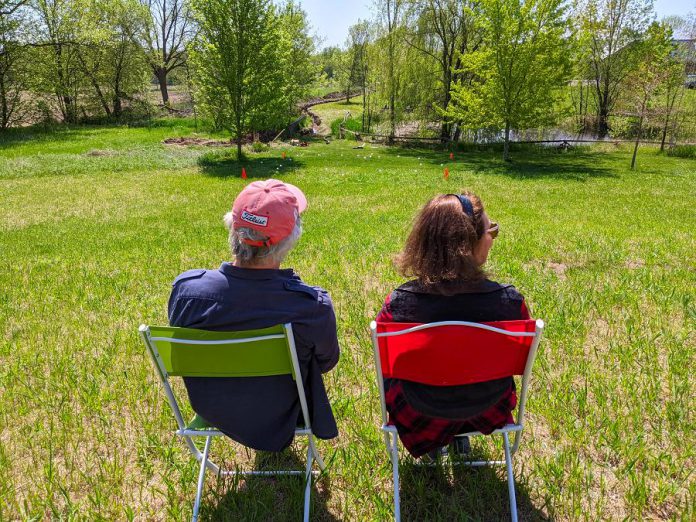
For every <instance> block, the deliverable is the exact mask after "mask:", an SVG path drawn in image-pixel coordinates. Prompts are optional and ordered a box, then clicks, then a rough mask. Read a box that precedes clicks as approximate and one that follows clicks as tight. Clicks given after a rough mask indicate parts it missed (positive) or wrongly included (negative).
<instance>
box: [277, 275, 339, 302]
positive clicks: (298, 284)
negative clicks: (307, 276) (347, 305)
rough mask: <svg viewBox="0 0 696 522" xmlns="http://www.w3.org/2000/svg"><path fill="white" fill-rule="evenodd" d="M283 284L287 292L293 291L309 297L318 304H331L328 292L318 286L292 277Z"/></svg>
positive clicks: (303, 296)
mask: <svg viewBox="0 0 696 522" xmlns="http://www.w3.org/2000/svg"><path fill="white" fill-rule="evenodd" d="M283 286H284V287H285V289H286V290H288V291H289V292H295V293H297V294H298V295H299V296H301V297H302V298H307V299H311V300H312V301H314V302H315V303H317V304H318V305H323V306H329V307H330V306H332V304H331V297H330V296H329V293H328V292H327V291H326V290H324V289H323V288H322V287H320V286H312V285H309V284H307V283H305V282H304V281H302V279H300V278H299V277H293V278H292V279H288V280H287V281H285V282H284V283H283Z"/></svg>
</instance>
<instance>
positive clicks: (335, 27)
mask: <svg viewBox="0 0 696 522" xmlns="http://www.w3.org/2000/svg"><path fill="white" fill-rule="evenodd" d="M300 3H301V4H302V7H303V8H304V10H305V11H307V14H308V15H309V20H310V22H311V24H312V28H313V31H314V32H315V33H316V34H317V35H318V36H320V37H321V38H323V42H322V47H326V46H329V45H343V43H344V42H345V41H346V38H347V37H348V28H349V27H350V26H351V25H353V24H354V23H355V22H357V21H358V19H363V20H366V19H370V18H372V13H373V7H372V5H373V2H372V0H300ZM655 11H656V12H657V17H658V18H662V17H664V16H669V15H675V14H676V15H685V14H686V13H688V12H690V11H696V0H655Z"/></svg>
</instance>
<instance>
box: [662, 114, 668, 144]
mask: <svg viewBox="0 0 696 522" xmlns="http://www.w3.org/2000/svg"><path fill="white" fill-rule="evenodd" d="M668 126H669V113H667V117H666V118H665V126H664V128H663V129H662V139H661V140H660V152H664V151H665V140H666V139H667V127H668Z"/></svg>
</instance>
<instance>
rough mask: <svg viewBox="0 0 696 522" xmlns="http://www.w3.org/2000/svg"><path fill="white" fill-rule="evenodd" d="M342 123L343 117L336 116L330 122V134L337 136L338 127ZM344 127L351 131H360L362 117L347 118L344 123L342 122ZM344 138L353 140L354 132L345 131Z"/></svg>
mask: <svg viewBox="0 0 696 522" xmlns="http://www.w3.org/2000/svg"><path fill="white" fill-rule="evenodd" d="M342 123H343V118H337V119H335V120H334V121H332V122H331V135H332V136H333V137H335V138H338V137H339V128H340V127H341V124H342ZM343 126H344V128H346V129H348V130H350V131H353V132H362V119H361V118H348V120H346V122H345V123H343ZM345 137H346V139H349V140H354V139H355V134H352V133H350V132H346V134H345Z"/></svg>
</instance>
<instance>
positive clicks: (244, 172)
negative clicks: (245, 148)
mask: <svg viewBox="0 0 696 522" xmlns="http://www.w3.org/2000/svg"><path fill="white" fill-rule="evenodd" d="M242 179H247V175H246V169H245V168H244V167H242Z"/></svg>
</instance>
